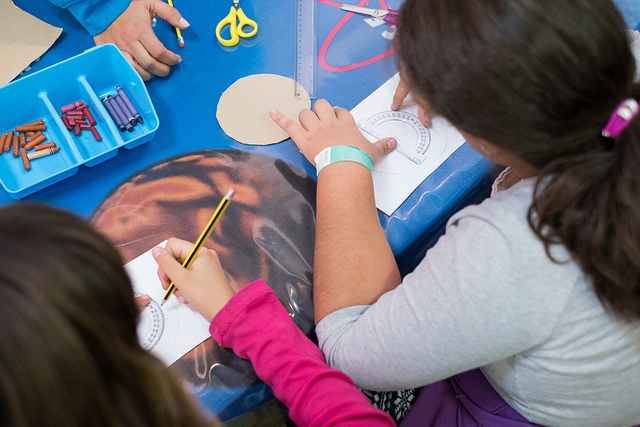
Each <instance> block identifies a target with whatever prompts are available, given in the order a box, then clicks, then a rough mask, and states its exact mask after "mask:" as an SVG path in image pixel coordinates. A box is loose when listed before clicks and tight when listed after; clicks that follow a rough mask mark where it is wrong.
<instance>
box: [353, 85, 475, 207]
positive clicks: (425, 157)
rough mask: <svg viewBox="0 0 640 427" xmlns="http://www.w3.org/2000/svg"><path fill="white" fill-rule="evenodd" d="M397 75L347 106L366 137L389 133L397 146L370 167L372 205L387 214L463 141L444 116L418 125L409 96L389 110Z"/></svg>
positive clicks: (413, 105) (416, 110)
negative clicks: (395, 108)
mask: <svg viewBox="0 0 640 427" xmlns="http://www.w3.org/2000/svg"><path fill="white" fill-rule="evenodd" d="M399 79H400V77H399V74H396V75H395V76H393V77H392V78H390V79H389V80H388V81H387V82H386V83H385V84H383V85H382V86H380V87H379V88H378V89H376V90H375V91H374V92H373V93H372V94H371V95H369V96H368V97H366V98H365V99H364V100H363V101H362V102H361V103H359V104H358V105H356V106H355V107H354V108H353V109H352V110H351V114H352V115H353V117H354V118H355V120H356V123H358V126H359V127H360V129H361V130H363V129H368V131H363V132H362V133H363V135H364V136H365V137H366V138H367V139H368V140H369V141H371V142H375V141H377V140H379V139H382V138H383V137H386V136H393V137H395V138H396V140H398V143H399V145H400V146H401V148H400V150H399V149H396V150H395V151H394V152H392V153H390V154H389V155H387V156H386V157H385V158H383V159H382V160H381V161H380V162H379V163H378V164H377V165H376V167H375V168H374V170H373V186H374V192H375V198H376V206H377V207H378V209H380V210H381V211H382V212H384V213H385V214H387V215H391V214H392V213H393V212H394V211H395V210H396V209H397V208H398V207H399V206H400V205H401V204H402V202H404V201H405V199H406V198H407V197H409V195H411V193H412V192H413V191H414V190H415V189H416V188H417V187H418V185H420V183H421V182H422V181H424V179H425V178H426V177H427V176H429V174H431V173H432V172H433V171H434V170H436V169H437V168H438V166H440V165H441V164H442V162H444V161H445V160H446V159H447V157H449V156H450V155H451V154H453V152H454V151H456V150H457V149H458V148H459V147H460V146H461V145H462V144H463V143H464V138H463V137H462V135H460V133H459V132H458V131H457V130H456V129H455V128H454V127H453V126H452V125H451V124H450V123H448V122H447V121H446V120H444V119H441V118H436V119H434V120H432V126H431V128H430V129H427V128H425V127H424V126H422V125H421V124H420V122H419V120H418V106H417V105H416V104H415V102H413V100H411V98H410V97H408V98H407V99H406V100H405V102H404V103H403V105H402V109H401V110H400V111H392V110H391V108H390V105H391V101H392V99H393V94H394V92H395V90H396V87H397V86H398V81H399ZM374 134H375V135H374ZM400 151H404V153H406V154H402V153H401V152H400ZM410 158H413V160H410Z"/></svg>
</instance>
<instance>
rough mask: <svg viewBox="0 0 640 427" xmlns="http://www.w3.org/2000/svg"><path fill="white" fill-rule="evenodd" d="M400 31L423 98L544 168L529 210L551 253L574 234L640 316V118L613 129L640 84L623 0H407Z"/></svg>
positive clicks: (600, 277) (622, 309) (412, 80)
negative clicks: (619, 2)
mask: <svg viewBox="0 0 640 427" xmlns="http://www.w3.org/2000/svg"><path fill="white" fill-rule="evenodd" d="M396 43H397V45H398V47H399V56H400V60H401V62H402V66H403V67H404V70H405V77H406V78H408V80H409V84H410V86H411V89H412V91H413V92H414V94H416V95H417V97H418V98H421V99H422V100H424V101H426V102H428V103H429V104H430V107H432V108H433V109H434V110H435V111H436V112H438V113H439V114H441V115H442V116H444V117H445V118H446V119H448V120H449V121H450V122H451V123H452V124H453V125H454V126H456V127H457V128H458V129H460V130H463V131H465V132H468V133H470V134H472V135H474V136H476V137H478V138H481V139H483V140H486V141H488V142H490V143H492V144H494V145H497V146H499V147H502V148H504V149H506V150H508V151H509V152H511V153H513V154H515V155H517V156H518V157H519V158H521V159H522V160H524V161H525V162H527V163H529V164H530V165H531V166H533V167H535V168H536V169H537V170H538V172H539V173H538V180H537V182H536V186H535V189H534V200H533V203H532V205H531V207H530V210H529V214H528V220H529V224H530V226H531V227H532V229H533V231H534V233H535V234H536V235H537V236H538V237H539V238H540V239H541V240H542V241H543V242H544V244H545V247H546V250H547V253H548V254H549V255H550V253H549V251H550V246H551V245H552V244H555V243H562V244H564V245H565V247H566V248H567V249H568V250H569V251H570V253H571V254H572V255H573V257H574V259H575V260H576V262H578V263H579V265H580V266H581V268H582V270H583V271H584V272H585V273H586V274H587V275H589V276H590V277H591V279H592V282H593V286H594V289H595V291H596V293H597V295H598V297H599V298H600V301H601V302H602V303H603V305H604V306H605V307H607V308H608V309H611V310H612V311H613V312H614V313H615V314H617V315H620V316H621V317H623V318H627V319H632V318H638V317H640V203H639V200H640V173H638V164H640V119H637V120H635V122H633V123H632V124H631V125H630V126H629V127H628V128H627V129H626V130H625V131H624V132H622V134H621V135H620V136H619V137H618V138H616V140H615V141H611V140H609V139H607V138H604V137H603V136H602V135H601V131H602V128H603V127H604V126H605V125H606V123H607V121H608V120H609V117H610V116H611V114H612V113H613V111H614V109H615V107H616V106H617V105H618V104H619V103H620V102H622V100H623V99H625V98H628V97H634V98H637V97H638V96H639V95H640V90H639V87H638V85H636V84H634V83H633V78H634V74H635V61H634V58H633V55H632V53H631V50H630V48H629V39H628V35H627V33H626V31H625V25H624V21H623V20H622V17H621V16H620V14H619V12H618V10H617V9H616V7H615V6H614V4H613V3H612V2H611V1H610V0H561V1H559V0H484V1H483V0H406V2H405V3H404V4H403V6H402V11H401V17H400V27H399V31H398V34H397V37H396ZM552 259H553V258H552Z"/></svg>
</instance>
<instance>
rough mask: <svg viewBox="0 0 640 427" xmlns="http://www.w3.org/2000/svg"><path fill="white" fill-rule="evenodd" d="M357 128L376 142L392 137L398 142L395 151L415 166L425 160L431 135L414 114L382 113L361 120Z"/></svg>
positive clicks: (403, 112) (391, 111)
mask: <svg viewBox="0 0 640 427" xmlns="http://www.w3.org/2000/svg"><path fill="white" fill-rule="evenodd" d="M358 127H359V128H360V130H362V131H363V132H366V133H368V134H369V135H371V136H372V137H374V138H376V139H378V140H380V139H382V138H387V137H394V138H395V139H396V140H397V141H398V146H397V147H396V149H395V151H396V152H398V153H400V154H402V155H403V156H405V157H406V158H407V159H409V160H411V161H412V162H413V163H415V164H417V165H419V164H421V163H422V162H423V161H424V160H425V159H426V158H427V151H428V150H429V145H430V144H431V133H430V132H429V129H427V128H426V127H424V125H423V124H422V123H420V120H419V119H418V117H417V116H416V115H414V114H411V113H408V112H406V111H393V110H389V111H382V112H380V113H376V114H374V115H373V116H371V117H369V118H368V119H361V120H360V121H359V122H358Z"/></svg>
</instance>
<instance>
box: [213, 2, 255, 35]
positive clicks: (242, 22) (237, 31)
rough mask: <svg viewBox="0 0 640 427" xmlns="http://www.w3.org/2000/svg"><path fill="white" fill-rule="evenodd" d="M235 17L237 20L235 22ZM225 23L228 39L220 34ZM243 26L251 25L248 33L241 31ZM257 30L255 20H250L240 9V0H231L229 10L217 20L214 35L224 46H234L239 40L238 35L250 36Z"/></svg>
mask: <svg viewBox="0 0 640 427" xmlns="http://www.w3.org/2000/svg"><path fill="white" fill-rule="evenodd" d="M236 18H237V20H238V21H237V22H236ZM226 25H229V34H230V35H231V38H230V39H223V38H222V35H221V32H222V29H223V28H224V27H225V26H226ZM245 26H249V27H252V28H253V29H252V30H251V31H249V32H248V33H245V32H244V31H243V28H244V27H245ZM257 32H258V24H257V23H256V21H252V20H251V19H249V18H247V15H245V14H244V12H243V11H242V9H240V0H233V5H232V6H231V11H230V12H229V14H228V15H227V16H226V17H225V18H223V19H222V21H220V22H218V26H217V27H216V37H217V38H218V41H219V42H220V43H222V44H223V45H224V46H235V45H237V44H238V42H239V41H240V37H252V36H254V35H255V34H256V33H257Z"/></svg>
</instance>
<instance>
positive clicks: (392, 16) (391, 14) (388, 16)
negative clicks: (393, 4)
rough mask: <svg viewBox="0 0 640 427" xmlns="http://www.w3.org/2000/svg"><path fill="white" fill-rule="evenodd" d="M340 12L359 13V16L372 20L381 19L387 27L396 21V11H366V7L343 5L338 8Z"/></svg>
mask: <svg viewBox="0 0 640 427" xmlns="http://www.w3.org/2000/svg"><path fill="white" fill-rule="evenodd" d="M340 8H341V9H342V10H346V11H347V12H354V13H359V14H361V15H369V16H372V17H374V18H378V19H382V20H383V21H384V22H386V23H387V24H389V25H396V23H397V21H398V11H397V10H392V9H386V10H385V9H368V8H366V7H360V6H352V5H350V4H343V5H341V6H340Z"/></svg>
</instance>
